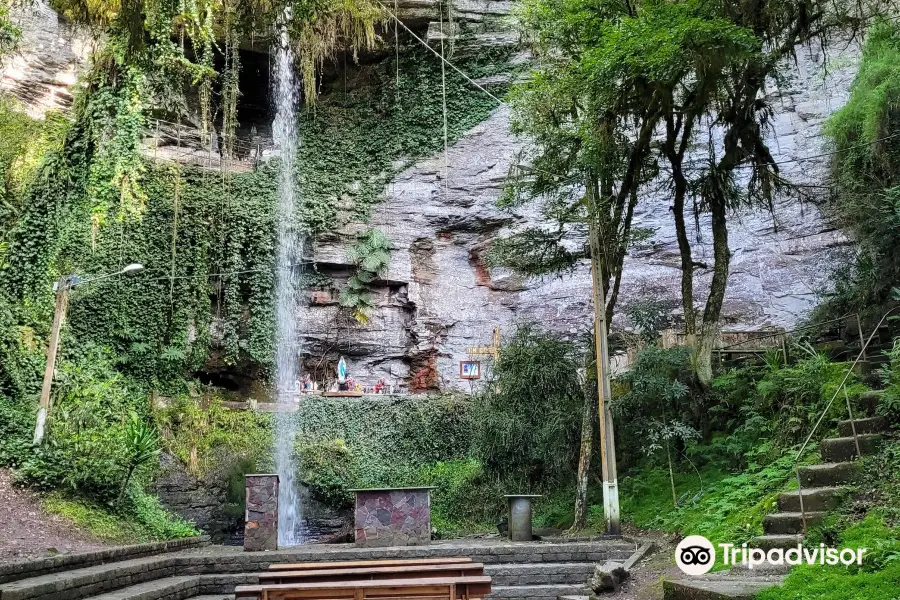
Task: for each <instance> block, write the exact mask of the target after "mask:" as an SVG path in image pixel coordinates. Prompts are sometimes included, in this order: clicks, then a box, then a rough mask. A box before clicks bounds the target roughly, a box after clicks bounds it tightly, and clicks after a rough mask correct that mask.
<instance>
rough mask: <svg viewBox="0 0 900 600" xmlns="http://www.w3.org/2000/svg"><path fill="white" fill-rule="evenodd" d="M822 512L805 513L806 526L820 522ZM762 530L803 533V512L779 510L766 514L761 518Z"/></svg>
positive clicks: (790, 533)
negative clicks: (778, 511)
mask: <svg viewBox="0 0 900 600" xmlns="http://www.w3.org/2000/svg"><path fill="white" fill-rule="evenodd" d="M824 514H825V513H822V512H808V513H806V526H807V527H812V526H813V525H818V524H819V523H821V522H822V515H824ZM763 531H765V532H766V533H767V534H769V535H794V534H798V533H803V514H802V513H799V512H780V513H772V514H769V515H766V516H765V518H763Z"/></svg>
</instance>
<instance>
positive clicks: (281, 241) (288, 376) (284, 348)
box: [272, 8, 303, 547]
mask: <svg viewBox="0 0 900 600" xmlns="http://www.w3.org/2000/svg"><path fill="white" fill-rule="evenodd" d="M290 18H291V14H290V9H289V8H287V9H285V14H284V24H282V26H281V36H280V43H279V44H278V48H277V49H276V59H275V66H274V73H273V79H274V82H275V85H274V87H275V90H274V92H275V94H274V95H275V122H274V123H273V125H272V137H273V138H274V142H275V146H276V150H277V152H278V156H279V159H280V160H279V172H278V223H277V226H278V249H277V265H276V266H277V271H276V283H275V288H276V302H277V304H276V309H275V310H276V324H277V328H278V329H277V338H276V344H277V351H276V366H275V368H276V372H275V373H276V374H275V385H276V394H277V401H278V402H279V403H287V404H290V405H291V407H293V405H294V403H295V398H296V396H295V394H296V391H295V382H296V381H297V380H298V379H299V373H298V369H297V362H298V359H299V349H300V347H299V343H298V339H297V323H296V319H297V291H298V290H297V289H296V281H297V276H298V275H299V269H300V265H299V258H300V253H301V252H302V249H303V244H302V240H300V239H299V234H298V233H297V231H296V230H295V229H294V218H295V203H296V190H295V189H294V159H295V157H296V153H297V144H298V139H297V104H298V100H299V95H300V94H299V89H298V86H297V81H296V78H295V76H294V53H293V52H292V50H291V46H290V40H289V39H288V32H287V25H286V23H287V22H289V21H290ZM296 433H297V431H296V421H295V419H294V418H293V414H292V413H291V412H278V413H276V415H275V470H276V472H277V473H278V477H279V479H280V481H281V483H280V486H279V488H278V546H279V547H283V546H296V545H298V544H302V543H303V527H302V513H301V507H300V494H299V491H298V489H297V483H296V481H294V475H295V473H296V465H295V464H294V456H293V450H294V438H295V437H296Z"/></svg>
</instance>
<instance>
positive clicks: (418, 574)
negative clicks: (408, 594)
mask: <svg viewBox="0 0 900 600" xmlns="http://www.w3.org/2000/svg"><path fill="white" fill-rule="evenodd" d="M320 566H321V568H319V569H308V570H305V571H269V572H267V573H260V574H259V582H260V583H261V584H279V583H293V582H301V581H311V582H317V581H348V580H353V579H355V580H360V581H365V580H374V579H409V578H422V577H466V576H468V577H474V576H478V575H484V565H483V564H481V563H475V562H467V563H466V562H464V563H456V564H446V565H401V566H376V567H369V566H367V567H357V568H345V569H332V568H330V567H329V566H328V564H327V563H324V564H321V565H320Z"/></svg>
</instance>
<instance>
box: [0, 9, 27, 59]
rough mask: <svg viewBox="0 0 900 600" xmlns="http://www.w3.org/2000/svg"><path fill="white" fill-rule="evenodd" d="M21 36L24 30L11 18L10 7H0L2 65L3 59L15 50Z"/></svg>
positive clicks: (0, 57) (0, 53) (0, 54)
mask: <svg viewBox="0 0 900 600" xmlns="http://www.w3.org/2000/svg"><path fill="white" fill-rule="evenodd" d="M21 36H22V30H21V29H19V28H18V27H17V26H16V24H15V23H13V22H12V20H11V19H10V18H9V6H8V5H6V4H3V5H2V6H0V65H2V64H3V57H4V56H5V55H7V54H9V53H10V52H12V51H13V50H15V48H16V45H17V44H18V42H19V38H20V37H21Z"/></svg>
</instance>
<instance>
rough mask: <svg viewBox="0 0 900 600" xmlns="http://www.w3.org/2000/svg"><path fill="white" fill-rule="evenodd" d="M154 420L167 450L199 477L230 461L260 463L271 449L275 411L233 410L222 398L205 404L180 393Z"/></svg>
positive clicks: (224, 465)
mask: <svg viewBox="0 0 900 600" xmlns="http://www.w3.org/2000/svg"><path fill="white" fill-rule="evenodd" d="M154 420H155V421H156V423H157V426H158V427H159V429H160V431H161V432H162V438H163V441H162V443H163V447H164V448H165V450H166V451H167V452H169V453H171V454H172V455H174V456H175V457H176V458H177V459H178V460H179V461H181V463H182V464H184V465H186V466H187V468H188V470H189V471H190V472H191V473H192V474H193V475H195V476H197V477H201V478H202V477H205V476H206V475H207V474H209V473H211V472H212V471H214V470H216V469H219V468H227V467H228V466H229V465H228V463H229V462H232V463H242V464H244V465H246V464H256V463H257V462H258V461H260V460H262V459H263V458H264V457H265V456H267V455H268V454H269V453H270V451H271V445H272V435H273V429H272V418H271V415H270V414H267V413H259V412H255V411H234V410H229V409H227V408H225V407H224V406H222V402H221V400H220V399H219V398H212V399H210V400H209V401H208V402H207V403H206V406H205V407H203V406H201V405H200V402H199V399H197V398H192V397H190V396H188V395H187V394H183V395H180V396H178V397H176V398H173V399H172V400H171V402H170V403H169V404H168V406H166V407H165V408H161V409H158V410H157V411H156V412H155V414H154ZM234 466H238V465H237V464H235V465H234ZM241 487H242V488H243V479H242V480H241Z"/></svg>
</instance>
